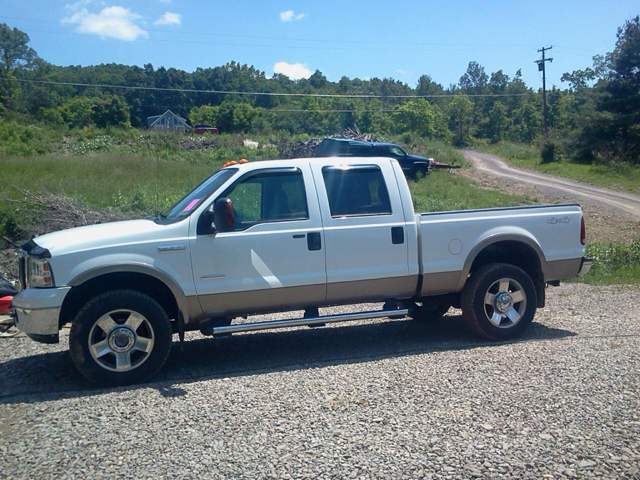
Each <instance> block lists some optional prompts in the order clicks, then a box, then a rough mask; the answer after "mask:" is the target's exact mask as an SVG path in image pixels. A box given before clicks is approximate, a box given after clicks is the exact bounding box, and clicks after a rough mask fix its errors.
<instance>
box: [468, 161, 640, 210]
mask: <svg viewBox="0 0 640 480" xmlns="http://www.w3.org/2000/svg"><path fill="white" fill-rule="evenodd" d="M462 154H463V155H464V158H465V159H466V160H467V161H468V162H469V163H471V165H473V167H474V168H475V169H477V170H479V171H481V172H485V173H489V174H491V175H494V176H496V177H499V178H505V179H509V180H515V181H518V182H521V183H528V184H531V185H535V186H536V188H537V189H538V190H540V191H541V192H543V193H546V194H552V195H555V196H562V197H566V196H570V197H573V198H575V199H576V200H577V201H579V202H581V203H587V204H590V205H595V206H599V207H603V208H605V209H607V210H610V211H613V212H616V213H619V214H621V215H625V216H626V217H628V218H630V219H631V220H633V221H636V222H640V195H634V194H632V193H625V192H617V191H615V190H610V189H608V188H602V187H595V186H593V185H589V184H587V183H582V182H578V181H576V180H569V179H567V178H562V177H556V176H553V175H547V174H544V173H539V172H535V171H533V170H524V169H521V168H516V167H513V166H511V165H510V164H508V163H507V162H506V161H505V160H503V159H502V158H500V157H497V156H495V155H491V154H488V153H481V152H476V151H473V150H462Z"/></svg>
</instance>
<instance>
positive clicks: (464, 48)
mask: <svg viewBox="0 0 640 480" xmlns="http://www.w3.org/2000/svg"><path fill="white" fill-rule="evenodd" d="M30 32H36V33H47V34H53V35H74V36H80V37H96V36H101V35H96V34H93V33H78V32H55V31H50V30H34V29H31V30H30ZM246 38H260V37H246ZM144 41H145V42H159V43H174V44H175V43H184V44H190V45H216V46H225V47H251V48H290V49H300V50H331V51H345V50H348V51H362V52H393V53H396V52H398V51H403V52H411V51H420V52H425V51H429V52H439V51H442V50H443V49H442V48H441V47H444V46H452V47H458V48H457V49H458V50H460V51H468V50H470V49H473V48H475V49H482V50H486V49H487V48H490V49H491V48H494V49H507V48H523V47H518V46H514V45H495V46H484V47H482V46H480V45H466V46H465V45H456V44H424V46H431V47H438V48H432V49H426V50H425V48H424V46H423V47H420V46H419V44H404V45H408V46H414V47H415V48H404V49H402V50H398V49H397V48H363V47H355V48H353V47H352V48H345V47H338V46H336V47H328V46H323V47H316V46H309V45H264V44H258V43H233V42H205V41H197V40H177V39H175V38H146V39H144ZM384 45H395V44H392V43H389V44H384ZM447 51H453V50H452V49H447Z"/></svg>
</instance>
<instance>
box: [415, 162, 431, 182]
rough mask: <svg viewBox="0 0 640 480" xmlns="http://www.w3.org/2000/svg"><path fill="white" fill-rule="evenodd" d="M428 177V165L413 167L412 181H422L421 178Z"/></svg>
mask: <svg viewBox="0 0 640 480" xmlns="http://www.w3.org/2000/svg"><path fill="white" fill-rule="evenodd" d="M427 175H429V167H428V166H427V165H423V164H418V165H414V166H413V169H412V172H411V178H412V179H414V180H420V179H421V178H424V177H426V176H427Z"/></svg>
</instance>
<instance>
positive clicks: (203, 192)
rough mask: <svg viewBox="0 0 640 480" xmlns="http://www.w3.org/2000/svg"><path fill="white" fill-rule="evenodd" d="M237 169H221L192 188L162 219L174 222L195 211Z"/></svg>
mask: <svg viewBox="0 0 640 480" xmlns="http://www.w3.org/2000/svg"><path fill="white" fill-rule="evenodd" d="M237 171H238V169H237V168H223V169H222V170H218V171H217V172H216V173H214V174H213V175H211V176H210V177H209V178H207V179H206V180H205V181H204V182H202V183H201V184H200V185H198V186H197V187H196V188H194V189H193V190H192V191H191V192H190V193H189V194H187V195H186V196H185V197H184V198H183V199H182V200H180V201H179V202H178V203H176V204H175V205H174V206H173V207H171V208H170V209H169V210H167V211H166V212H165V213H164V214H163V218H166V219H170V220H174V219H179V218H184V217H186V216H188V215H191V213H192V212H193V211H194V210H195V209H197V208H198V207H199V206H200V205H201V204H202V202H204V201H205V200H207V198H209V197H210V196H211V195H212V194H213V193H214V192H215V191H216V190H217V189H218V188H220V187H221V186H222V184H223V183H224V182H226V181H227V180H229V178H231V177H232V176H233V174H234V173H236V172H237Z"/></svg>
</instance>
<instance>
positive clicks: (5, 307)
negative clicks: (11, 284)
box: [0, 296, 13, 315]
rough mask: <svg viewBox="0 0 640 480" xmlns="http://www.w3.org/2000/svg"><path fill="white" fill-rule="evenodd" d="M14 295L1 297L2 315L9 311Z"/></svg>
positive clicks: (0, 307)
mask: <svg viewBox="0 0 640 480" xmlns="http://www.w3.org/2000/svg"><path fill="white" fill-rule="evenodd" d="M12 301H13V297H10V296H7V297H0V315H4V314H5V313H7V312H8V311H9V308H10V307H11V302H12Z"/></svg>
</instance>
